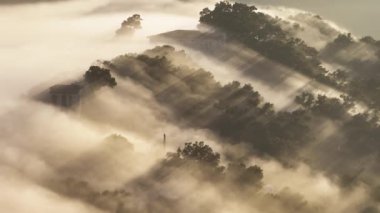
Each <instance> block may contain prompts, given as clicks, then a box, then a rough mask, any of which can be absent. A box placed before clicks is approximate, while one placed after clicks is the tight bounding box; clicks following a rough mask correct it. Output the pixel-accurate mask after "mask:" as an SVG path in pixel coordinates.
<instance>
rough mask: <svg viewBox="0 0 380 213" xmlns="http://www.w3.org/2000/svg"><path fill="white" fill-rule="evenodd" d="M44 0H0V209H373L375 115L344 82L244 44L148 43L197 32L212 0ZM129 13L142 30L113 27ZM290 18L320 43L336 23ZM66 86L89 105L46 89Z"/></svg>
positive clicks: (334, 212) (170, 212)
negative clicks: (349, 95) (341, 86)
mask: <svg viewBox="0 0 380 213" xmlns="http://www.w3.org/2000/svg"><path fill="white" fill-rule="evenodd" d="M38 2H39V3H38V4H34V3H33V2H32V1H29V2H28V4H23V3H22V4H15V5H13V4H12V5H10V4H6V5H1V4H0V21H2V23H4V24H3V26H2V28H3V29H4V30H3V31H4V33H3V34H2V38H1V40H0V47H1V48H0V55H1V56H2V57H1V59H0V70H1V75H2V78H1V80H0V85H1V87H0V89H1V92H0V98H1V99H2V105H1V106H0V174H1V175H0V187H1V188H2V190H1V191H0V211H1V212H15V213H23V212H58V213H60V212H74V213H87V212H91V213H94V212H95V213H97V212H99V213H102V212H103V213H128V212H135V213H150V212H163V213H174V212H183V213H192V212H205V213H213V212H215V213H216V212H218V213H220V212H225V213H227V212H228V213H230V212H233V213H234V212H238V213H248V212H250V213H252V212H257V213H261V212H265V213H294V212H302V213H317V212H323V213H340V212H345V213H357V212H360V213H372V212H375V213H376V212H378V211H379V209H380V204H379V200H380V199H379V195H378V193H379V191H380V190H379V187H378V186H379V184H380V183H379V181H378V178H377V175H378V171H377V168H378V165H377V160H378V159H379V156H378V152H376V151H373V150H375V149H377V148H378V145H377V143H376V141H375V139H377V138H378V133H377V131H378V129H379V127H378V124H377V123H376V122H377V120H376V118H372V117H370V116H369V115H367V114H360V113H356V114H355V113H354V114H350V113H348V110H349V109H350V108H351V107H352V106H353V104H352V102H351V100H346V99H344V97H343V98H342V97H340V98H337V97H338V96H339V95H341V94H343V93H342V92H338V91H337V90H335V89H333V88H332V87H329V86H327V85H324V84H322V83H318V82H315V81H314V79H312V78H311V77H310V76H306V75H303V74H300V73H297V71H296V70H295V69H292V68H289V67H288V66H286V65H284V64H282V63H279V62H276V61H275V60H273V59H268V58H267V57H266V56H264V55H261V54H259V53H258V52H256V51H254V50H252V49H249V48H245V47H243V46H242V44H237V43H235V42H229V41H228V42H226V44H224V45H223V47H222V48H220V49H218V50H223V51H220V52H217V51H215V50H211V49H209V50H208V52H207V51H206V52H204V51H203V52H202V51H200V50H199V49H196V48H190V47H189V46H188V45H183V44H182V45H177V46H176V48H174V47H172V46H168V45H165V46H157V47H154V46H155V45H156V44H154V43H151V42H150V40H149V36H152V35H156V34H159V33H163V32H167V31H172V30H176V29H185V30H194V29H196V27H197V24H198V17H193V15H194V14H197V13H198V11H199V8H198V7H200V6H203V5H204V4H205V2H202V1H181V0H179V1H174V0H160V1H159V2H158V3H157V4H158V5H160V6H162V7H163V8H165V11H166V10H168V11H173V10H175V11H173V12H172V13H166V14H163V13H161V12H158V11H157V10H156V9H155V8H153V7H152V5H153V4H152V2H149V1H141V2H131V1H126V2H125V1H105V0H89V1H78V0H72V1H54V3H51V2H50V3H47V2H45V1H38ZM207 2H208V1H207ZM193 3H194V5H192V4H193ZM165 5H167V7H164V6H165ZM200 8H201V7H200ZM277 12H278V11H277ZM133 14H140V15H141V17H142V19H143V20H142V29H140V30H137V31H136V32H135V33H134V34H133V36H130V37H127V36H125V37H116V34H115V32H116V30H117V29H119V28H120V25H121V23H122V22H123V20H126V19H127V18H128V17H130V16H131V15H133ZM183 14H186V15H183ZM287 17H288V19H287V21H289V22H290V23H292V24H293V23H299V24H301V25H303V27H304V28H303V30H300V31H294V33H295V34H294V35H295V36H299V37H301V38H302V39H304V40H306V42H308V43H309V42H310V43H309V44H310V45H312V46H313V45H315V47H318V48H320V49H322V47H323V46H325V45H326V44H328V43H331V42H333V41H334V39H332V38H334V37H336V36H337V35H338V34H340V32H341V31H340V29H339V28H337V27H335V26H333V24H331V23H328V22H325V21H324V20H321V19H319V18H318V17H315V16H313V15H310V14H298V13H297V14H293V15H292V16H287ZM284 27H285V28H286V27H287V26H284ZM309 28H310V29H309ZM310 32H318V34H317V33H315V34H314V33H310ZM164 43H167V42H164ZM177 44H178V43H177ZM359 46H360V45H359ZM356 47H357V46H355V45H353V46H352V47H351V48H352V49H349V50H350V51H355V50H356ZM366 47H367V46H366ZM357 48H359V47H357ZM359 49H360V48H359ZM362 50H363V48H362ZM365 50H366V49H365V48H364V50H363V51H364V52H365ZM212 51H214V52H212ZM211 53H213V54H211ZM342 54H343V53H342ZM347 54H350V53H347ZM350 55H352V54H350ZM362 56H363V55H362V54H359V55H356V56H355V57H357V58H362ZM344 65H346V64H344ZM90 66H91V67H90ZM89 67H90V68H89ZM92 71H95V73H96V71H101V72H104V71H105V72H108V73H107V74H109V75H110V76H108V77H109V78H108V80H110V79H111V80H114V81H115V82H113V83H115V84H109V85H106V84H105V85H102V84H101V83H104V82H103V81H102V80H103V79H100V80H99V79H96V80H95V81H94V82H91V81H90V80H88V79H87V78H86V74H88V73H90V72H92ZM98 74H99V73H98ZM100 76H101V75H100ZM99 82H100V83H99ZM72 83H74V84H78V85H80V86H81V87H83V90H84V91H85V92H83V93H81V97H80V102H79V103H78V104H77V105H75V106H71V107H67V106H66V107H62V106H59V105H58V104H56V103H54V102H53V98H51V97H50V94H49V88H51V87H52V86H54V85H58V84H67V85H69V84H72ZM251 84H252V85H251ZM99 85H101V86H99ZM304 91H313V92H314V93H317V94H312V93H307V92H304ZM301 92H304V93H301ZM318 94H319V95H318ZM355 140H357V141H360V142H361V145H362V146H357V145H356V144H355V143H354V141H355ZM352 161H355V162H352ZM362 164H365V166H364V167H363V166H362Z"/></svg>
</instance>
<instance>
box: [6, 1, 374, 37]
mask: <svg viewBox="0 0 380 213" xmlns="http://www.w3.org/2000/svg"><path fill="white" fill-rule="evenodd" d="M53 1H59V0H0V4H15V3H17V4H18V3H26V2H28V3H31V2H53ZM83 1H87V0H83ZM237 1H240V2H249V3H254V4H266V5H277V6H288V7H295V8H299V9H304V10H308V11H312V12H315V13H318V14H320V15H321V16H323V17H325V18H327V19H330V20H332V21H334V22H336V23H338V24H340V25H342V26H343V27H345V28H347V29H349V30H351V31H352V32H353V33H354V34H356V35H359V36H361V35H372V36H374V37H376V38H378V39H380V29H379V28H378V27H377V26H374V25H373V24H371V23H373V22H376V20H378V19H379V18H380V13H379V12H378V11H379V9H380V2H379V1H378V0H361V1H358V0H237ZM109 2H124V3H126V4H139V3H140V2H141V1H140V0H122V1H121V0H109ZM157 2H162V1H161V0H160V1H157ZM167 2H176V3H183V4H193V3H192V2H198V3H199V2H216V1H213V0H168V1H165V3H167ZM155 3H156V1H151V2H150V4H151V5H154V4H155ZM210 4H212V3H210ZM161 6H162V5H161ZM210 6H211V5H210ZM173 12H175V11H173Z"/></svg>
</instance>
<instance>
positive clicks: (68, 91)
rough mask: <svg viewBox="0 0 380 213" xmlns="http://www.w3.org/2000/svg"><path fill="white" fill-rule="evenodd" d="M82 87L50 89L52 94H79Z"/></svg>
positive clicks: (56, 87) (60, 86)
mask: <svg viewBox="0 0 380 213" xmlns="http://www.w3.org/2000/svg"><path fill="white" fill-rule="evenodd" d="M81 89H82V87H81V86H80V85H78V84H69V85H62V84H60V85H55V86H52V87H50V94H73V95H74V94H79V92H80V90H81Z"/></svg>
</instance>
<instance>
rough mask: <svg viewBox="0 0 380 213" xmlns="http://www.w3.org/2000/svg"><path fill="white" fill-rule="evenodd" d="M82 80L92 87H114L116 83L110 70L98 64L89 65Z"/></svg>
mask: <svg viewBox="0 0 380 213" xmlns="http://www.w3.org/2000/svg"><path fill="white" fill-rule="evenodd" d="M84 80H85V82H86V83H87V84H89V85H90V86H91V87H94V88H98V87H102V86H109V87H115V86H116V85H117V83H116V80H115V78H114V77H112V76H111V72H110V70H108V69H104V68H101V67H98V66H91V67H90V69H89V70H88V71H87V72H86V73H85V75H84Z"/></svg>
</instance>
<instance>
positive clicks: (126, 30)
mask: <svg viewBox="0 0 380 213" xmlns="http://www.w3.org/2000/svg"><path fill="white" fill-rule="evenodd" d="M141 21H142V18H141V16H140V15H139V14H134V15H133V16H131V17H129V18H128V19H127V20H124V21H123V23H122V24H121V27H120V29H118V30H117V31H116V35H131V34H133V33H134V32H135V30H137V29H141Z"/></svg>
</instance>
